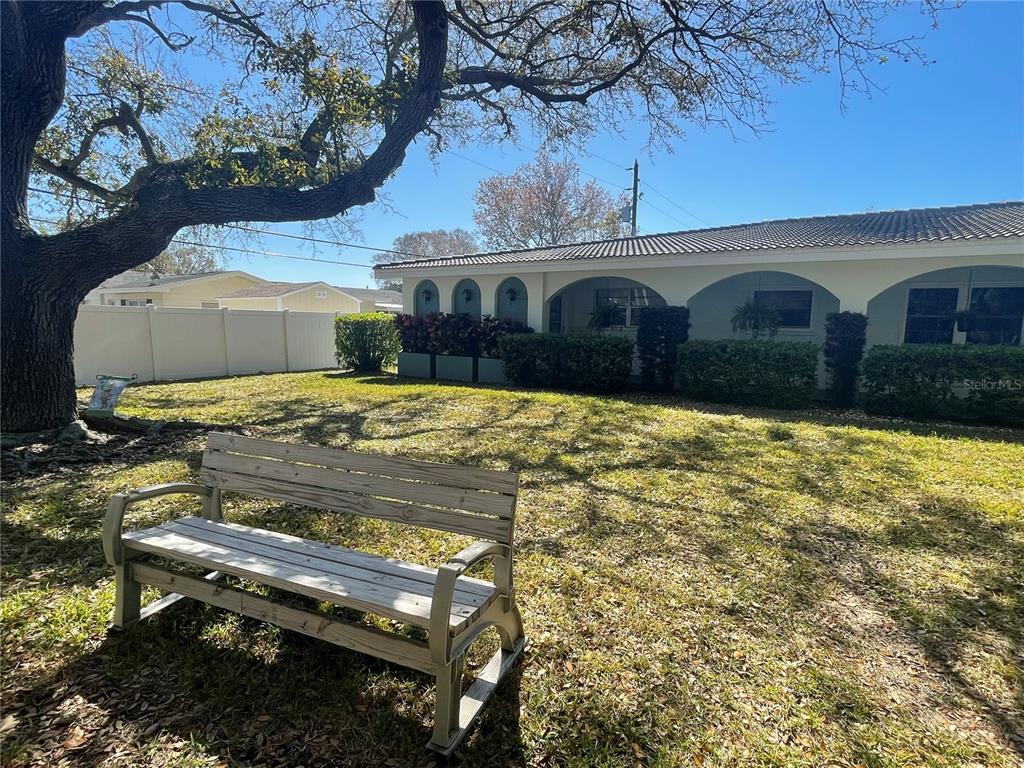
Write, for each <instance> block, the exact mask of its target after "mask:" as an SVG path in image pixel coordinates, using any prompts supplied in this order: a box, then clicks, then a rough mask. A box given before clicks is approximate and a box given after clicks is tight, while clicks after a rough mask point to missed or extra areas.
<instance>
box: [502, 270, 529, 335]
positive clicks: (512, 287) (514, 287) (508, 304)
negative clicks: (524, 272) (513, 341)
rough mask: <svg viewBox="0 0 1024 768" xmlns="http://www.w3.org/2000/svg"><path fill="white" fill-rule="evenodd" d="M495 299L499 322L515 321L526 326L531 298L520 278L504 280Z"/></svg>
mask: <svg viewBox="0 0 1024 768" xmlns="http://www.w3.org/2000/svg"><path fill="white" fill-rule="evenodd" d="M494 299H495V300H494V307H495V316H496V317H497V318H498V319H499V320H515V321H517V322H520V323H523V324H524V325H525V324H526V317H527V315H526V309H527V302H528V300H529V297H528V296H527V294H526V286H525V285H524V284H523V281H522V280H520V279H519V278H518V277H507V278H505V279H504V280H502V281H501V285H499V286H498V292H497V294H496V295H495V297H494Z"/></svg>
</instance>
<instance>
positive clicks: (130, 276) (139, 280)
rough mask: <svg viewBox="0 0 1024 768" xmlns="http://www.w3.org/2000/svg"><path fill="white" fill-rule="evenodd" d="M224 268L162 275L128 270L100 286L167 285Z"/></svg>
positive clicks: (207, 274)
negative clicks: (186, 273) (185, 273)
mask: <svg viewBox="0 0 1024 768" xmlns="http://www.w3.org/2000/svg"><path fill="white" fill-rule="evenodd" d="M223 272H224V270H220V269H218V270H214V271H213V272H193V273H192V274H188V275H161V274H158V273H156V272H139V271H136V270H128V271H127V272H122V273H121V274H119V275H114V276H113V277H111V278H108V279H107V280H104V281H103V282H102V283H101V284H100V286H99V287H100V288H152V287H153V286H156V285H167V284H168V283H184V282H187V281H189V280H195V279H196V278H200V277H210V276H211V275H220V274H223Z"/></svg>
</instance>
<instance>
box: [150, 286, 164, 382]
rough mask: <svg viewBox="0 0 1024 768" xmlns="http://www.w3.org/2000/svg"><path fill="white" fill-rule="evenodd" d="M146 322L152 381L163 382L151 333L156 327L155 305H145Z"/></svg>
mask: <svg viewBox="0 0 1024 768" xmlns="http://www.w3.org/2000/svg"><path fill="white" fill-rule="evenodd" d="M146 322H147V323H149V354H150V358H151V359H152V361H153V381H163V376H162V375H161V374H162V373H163V371H161V370H160V355H159V354H157V351H156V334H155V333H154V331H153V327H154V326H155V325H156V304H147V305H146Z"/></svg>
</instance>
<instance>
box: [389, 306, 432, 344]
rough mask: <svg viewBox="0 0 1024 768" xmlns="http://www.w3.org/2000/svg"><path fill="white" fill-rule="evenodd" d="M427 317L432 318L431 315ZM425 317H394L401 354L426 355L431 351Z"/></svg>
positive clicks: (428, 329)
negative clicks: (414, 353)
mask: <svg viewBox="0 0 1024 768" xmlns="http://www.w3.org/2000/svg"><path fill="white" fill-rule="evenodd" d="M427 317H433V315H428V316H427ZM427 317H416V316H415V315H396V316H395V321H394V322H395V328H397V329H398V336H399V338H400V339H401V344H402V351H403V352H416V353H419V354H426V353H427V352H430V351H431V350H430V328H429V327H428V324H427Z"/></svg>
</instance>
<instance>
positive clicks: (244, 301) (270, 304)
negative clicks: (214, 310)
mask: <svg viewBox="0 0 1024 768" xmlns="http://www.w3.org/2000/svg"><path fill="white" fill-rule="evenodd" d="M217 301H218V302H219V303H220V306H221V309H258V310H261V311H275V310H277V309H279V307H278V306H277V298H276V297H274V296H259V297H250V298H240V297H233V298H229V299H218V300H217Z"/></svg>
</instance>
